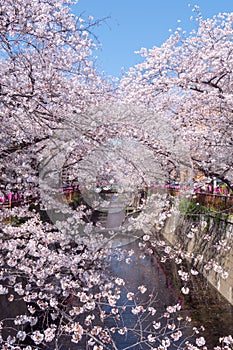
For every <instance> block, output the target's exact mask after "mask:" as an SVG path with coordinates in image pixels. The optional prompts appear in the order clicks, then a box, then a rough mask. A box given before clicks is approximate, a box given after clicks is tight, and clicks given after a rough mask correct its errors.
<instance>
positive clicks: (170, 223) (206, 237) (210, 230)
mask: <svg viewBox="0 0 233 350" xmlns="http://www.w3.org/2000/svg"><path fill="white" fill-rule="evenodd" d="M163 236H164V238H165V239H166V240H167V241H168V242H170V243H171V244H172V245H175V244H176V243H180V244H181V245H182V248H183V249H185V250H186V251H188V252H189V253H194V254H195V256H196V255H198V254H200V255H203V261H202V262H201V263H198V265H197V268H198V270H199V272H201V273H202V274H203V276H205V278H207V280H208V281H209V282H210V283H211V284H212V285H213V286H214V287H215V288H216V289H217V290H218V291H219V292H220V293H221V294H222V295H223V296H224V297H225V298H226V299H227V300H228V301H229V302H230V303H231V304H232V305H233V218H232V216H231V218H229V216H227V215H224V214H221V215H220V214H219V213H216V214H214V213H212V214H211V213H207V214H199V215H181V214H180V213H178V212H177V213H174V214H173V215H172V216H171V217H170V218H169V219H168V220H167V222H166V225H165V229H164V232H163ZM208 263H209V266H210V267H211V264H214V266H215V270H218V272H216V271H215V270H214V268H213V267H212V268H210V269H209V270H207V269H206V265H207V264H208ZM218 266H219V268H218ZM220 267H222V269H223V271H227V272H228V277H227V278H225V277H226V276H225V275H224V274H223V273H222V272H221V268H220Z"/></svg>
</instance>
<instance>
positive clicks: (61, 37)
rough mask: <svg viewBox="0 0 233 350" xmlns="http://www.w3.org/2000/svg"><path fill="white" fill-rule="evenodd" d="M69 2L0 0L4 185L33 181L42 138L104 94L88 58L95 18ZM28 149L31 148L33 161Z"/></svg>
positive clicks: (93, 41)
mask: <svg viewBox="0 0 233 350" xmlns="http://www.w3.org/2000/svg"><path fill="white" fill-rule="evenodd" d="M72 3H73V1H67V2H64V1H25V2H22V1H8V0H6V1H3V2H1V7H0V11H1V12H0V23H1V24H0V26H1V37H0V50H1V55H0V57H1V77H2V78H1V93H0V94H1V102H0V103H1V135H0V139H1V174H2V176H1V179H2V180H1V183H2V185H3V189H4V188H5V186H6V185H8V189H10V187H11V186H13V187H17V185H18V187H20V183H21V182H22V181H23V180H25V181H23V182H24V185H25V184H26V185H27V184H30V182H31V183H35V181H36V179H35V177H34V175H35V168H36V164H35V163H36V162H35V154H36V152H37V151H38V147H39V145H40V144H41V142H42V141H44V140H47V139H48V137H49V136H51V135H52V133H53V130H54V129H56V128H57V127H59V124H61V123H66V122H68V121H69V118H70V117H71V116H73V115H74V113H75V112H76V110H84V109H85V108H87V106H88V105H91V104H97V103H98V100H101V99H102V98H103V95H104V94H106V89H107V88H106V83H104V80H103V79H101V77H99V76H98V75H97V73H96V71H95V68H94V60H93V59H92V57H93V55H92V50H95V49H96V47H97V45H98V44H97V43H96V40H95V37H94V36H92V37H91V32H92V27H93V26H95V25H96V24H97V23H98V21H94V20H93V19H92V18H90V20H89V19H88V20H86V21H85V20H84V19H82V18H80V17H75V16H74V15H73V14H72V13H71V11H70V8H69V5H71V4H72ZM74 3H75V2H74ZM67 92H68V93H67ZM29 153H34V157H33V156H32V159H31V162H30V161H29V157H28V154H29ZM33 169H34V171H33ZM6 177H7V181H6ZM27 187H29V186H27ZM31 188H32V186H31Z"/></svg>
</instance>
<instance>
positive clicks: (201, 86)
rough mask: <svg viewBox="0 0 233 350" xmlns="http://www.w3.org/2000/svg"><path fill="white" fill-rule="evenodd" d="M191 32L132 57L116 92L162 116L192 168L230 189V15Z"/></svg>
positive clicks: (180, 32) (204, 22)
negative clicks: (181, 143) (187, 149)
mask: <svg viewBox="0 0 233 350" xmlns="http://www.w3.org/2000/svg"><path fill="white" fill-rule="evenodd" d="M195 19H196V21H197V29H196V30H193V31H192V32H191V33H190V34H189V35H187V34H186V33H185V32H184V31H183V30H182V29H181V28H177V30H176V31H175V32H174V33H173V34H172V35H171V36H170V37H169V38H168V39H167V41H166V42H165V43H164V44H162V45H161V47H156V46H155V47H153V48H151V49H149V50H147V49H145V48H142V49H141V51H139V52H138V53H139V54H140V55H141V56H142V57H143V62H142V63H141V64H138V65H136V66H135V67H133V68H131V69H130V70H129V72H128V73H127V74H126V76H125V77H123V79H122V81H121V87H120V90H121V92H122V94H123V96H124V97H125V98H126V99H127V100H128V101H130V102H133V103H143V104H144V105H146V106H148V107H149V108H152V109H153V110H154V111H158V112H161V111H162V112H163V113H164V114H166V115H167V117H168V119H169V121H170V123H171V124H172V125H174V128H175V129H177V128H180V132H181V134H182V137H183V139H184V140H185V143H186V144H187V145H189V146H190V149H191V150H192V153H191V156H192V160H193V161H194V163H195V165H196V167H197V168H198V169H200V170H202V171H203V172H204V173H205V175H206V176H207V177H208V176H216V177H218V178H220V179H222V180H223V181H225V182H226V183H227V184H228V185H230V186H232V181H233V180H232V179H233V176H232V175H233V174H232V157H231V153H232V152H231V150H232V65H233V55H232V48H233V46H232V35H233V32H232V19H233V15H232V13H223V14H219V15H216V16H214V17H213V18H210V19H203V18H202V16H201V15H200V14H198V15H197V16H196V18H195Z"/></svg>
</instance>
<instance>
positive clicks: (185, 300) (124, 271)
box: [111, 242, 233, 350]
mask: <svg viewBox="0 0 233 350" xmlns="http://www.w3.org/2000/svg"><path fill="white" fill-rule="evenodd" d="M124 249H127V250H128V251H130V250H134V251H135V253H134V254H133V255H132V256H131V262H130V264H126V263H125V260H124V261H118V260H117V259H116V258H113V259H112V261H111V269H112V271H113V273H114V274H115V275H117V276H119V277H122V278H124V279H125V280H126V282H127V286H129V287H130V290H131V291H133V292H137V288H138V286H140V285H145V286H147V288H148V291H147V295H148V294H150V293H154V294H155V295H156V300H157V302H156V309H157V313H156V315H157V316H156V317H158V315H159V313H162V312H164V311H166V308H167V306H169V305H174V304H176V303H179V304H181V305H182V310H181V311H180V314H181V315H182V316H183V317H184V318H186V317H190V318H191V319H192V321H191V323H190V326H191V327H192V328H193V327H200V326H204V328H205V330H204V331H203V332H202V334H201V336H204V337H205V339H206V346H207V347H208V349H213V348H214V347H215V346H217V345H219V344H218V340H219V337H220V336H227V335H229V334H231V333H232V324H233V307H232V306H231V305H230V304H229V303H228V302H227V301H226V300H225V299H224V298H223V297H222V296H221V295H220V294H219V293H218V292H217V291H216V290H215V289H214V288H213V287H212V286H211V285H210V284H208V282H207V281H206V280H205V279H204V278H203V277H202V276H200V275H198V276H194V278H193V280H192V281H191V285H190V294H189V295H185V296H184V295H183V294H182V293H181V292H180V288H181V282H180V280H179V277H178V274H177V265H176V264H174V263H173V262H171V261H170V262H168V261H167V262H166V263H161V262H160V258H159V256H158V255H157V256H156V252H155V253H154V254H153V255H145V257H144V258H142V257H140V256H143V251H142V250H140V249H139V248H138V242H134V243H131V244H130V245H128V246H127V247H124ZM129 317H130V316H129ZM154 319H155V318H154V317H151V318H150V320H147V322H148V323H152V322H153V320H154ZM189 334H190V333H189V331H188V330H187V336H188V335H189ZM132 343H133V342H132V340H130V339H127V338H125V339H124V341H122V338H120V337H117V339H116V344H117V348H118V350H122V349H124V348H125V347H126V345H129V344H132ZM177 345H178V344H177ZM133 349H135V350H136V349H147V347H144V348H143V347H139V346H138V347H133ZM169 349H171V347H170V348H169ZM174 349H175V348H174Z"/></svg>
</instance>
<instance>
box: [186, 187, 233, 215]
mask: <svg viewBox="0 0 233 350" xmlns="http://www.w3.org/2000/svg"><path fill="white" fill-rule="evenodd" d="M193 198H194V199H195V201H196V202H197V203H199V204H200V205H202V206H205V207H206V208H208V209H210V210H215V211H219V212H225V213H226V214H233V195H224V194H217V193H208V192H196V193H195V195H194V196H193Z"/></svg>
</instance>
